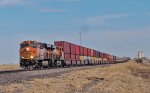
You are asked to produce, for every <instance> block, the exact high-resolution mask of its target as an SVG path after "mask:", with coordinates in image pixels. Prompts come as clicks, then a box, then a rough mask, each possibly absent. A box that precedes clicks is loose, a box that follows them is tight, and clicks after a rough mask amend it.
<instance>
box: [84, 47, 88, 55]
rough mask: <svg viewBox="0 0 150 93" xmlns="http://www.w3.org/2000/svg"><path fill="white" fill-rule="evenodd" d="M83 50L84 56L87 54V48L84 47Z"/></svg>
mask: <svg viewBox="0 0 150 93" xmlns="http://www.w3.org/2000/svg"><path fill="white" fill-rule="evenodd" d="M83 50H84V56H87V55H88V50H87V48H85V47H84V49H83Z"/></svg>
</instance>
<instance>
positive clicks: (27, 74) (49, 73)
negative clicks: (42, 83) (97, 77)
mask: <svg viewBox="0 0 150 93" xmlns="http://www.w3.org/2000/svg"><path fill="white" fill-rule="evenodd" d="M98 66H100V67H103V66H104V67H105V66H109V65H98ZM93 67H95V66H83V67H70V68H56V69H47V70H33V71H21V72H15V73H4V74H0V85H5V84H12V83H21V82H23V81H28V80H32V79H34V78H45V77H55V76H59V75H61V74H64V73H68V72H70V71H75V70H80V69H89V68H93ZM96 67H97V66H96Z"/></svg>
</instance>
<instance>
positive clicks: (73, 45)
mask: <svg viewBox="0 0 150 93" xmlns="http://www.w3.org/2000/svg"><path fill="white" fill-rule="evenodd" d="M70 45H71V54H73V55H75V53H76V45H75V44H70Z"/></svg>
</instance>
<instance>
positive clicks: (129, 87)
mask: <svg viewBox="0 0 150 93" xmlns="http://www.w3.org/2000/svg"><path fill="white" fill-rule="evenodd" d="M137 69H138V70H137ZM149 75H150V65H144V64H137V63H135V62H128V63H123V64H116V65H112V66H110V67H96V68H92V69H85V70H80V71H72V72H70V73H66V74H63V75H61V76H57V77H53V78H45V79H34V80H32V81H25V82H24V83H21V84H12V85H5V86H2V85H1V86H0V93H1V92H2V93H3V92H4V93H150V78H149Z"/></svg>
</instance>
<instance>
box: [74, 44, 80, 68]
mask: <svg viewBox="0 0 150 93" xmlns="http://www.w3.org/2000/svg"><path fill="white" fill-rule="evenodd" d="M75 47H76V52H75V56H76V57H75V58H76V62H77V65H80V46H78V45H76V46H75Z"/></svg>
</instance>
